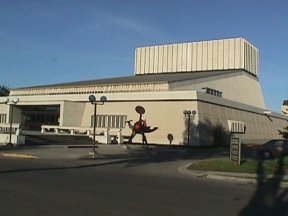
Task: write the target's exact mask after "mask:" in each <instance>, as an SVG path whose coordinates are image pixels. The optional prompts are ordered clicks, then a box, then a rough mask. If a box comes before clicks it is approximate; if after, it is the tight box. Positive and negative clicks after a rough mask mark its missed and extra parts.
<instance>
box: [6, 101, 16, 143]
mask: <svg viewBox="0 0 288 216" xmlns="http://www.w3.org/2000/svg"><path fill="white" fill-rule="evenodd" d="M4 102H5V103H6V104H8V102H9V98H6V99H5V100H4ZM18 102H19V98H13V100H12V103H11V104H10V120H9V122H10V128H9V142H8V143H7V145H12V122H13V106H14V105H16V104H17V103H18Z"/></svg>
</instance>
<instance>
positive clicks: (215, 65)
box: [212, 41, 219, 70]
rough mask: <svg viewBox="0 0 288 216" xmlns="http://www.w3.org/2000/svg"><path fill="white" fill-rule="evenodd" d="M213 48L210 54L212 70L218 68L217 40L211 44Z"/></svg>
mask: <svg viewBox="0 0 288 216" xmlns="http://www.w3.org/2000/svg"><path fill="white" fill-rule="evenodd" d="M212 47H213V48H212V49H213V54H212V55H213V56H212V70H217V69H218V59H219V54H218V53H219V41H217V43H215V42H214V43H213V45H212Z"/></svg>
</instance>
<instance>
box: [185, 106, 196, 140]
mask: <svg viewBox="0 0 288 216" xmlns="http://www.w3.org/2000/svg"><path fill="white" fill-rule="evenodd" d="M183 114H184V115H185V117H188V127H187V129H188V131H187V140H188V142H187V145H189V144H190V119H191V114H192V115H193V117H194V116H195V115H196V111H195V110H193V111H192V112H191V111H190V110H184V111H183Z"/></svg>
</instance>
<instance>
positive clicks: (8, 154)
mask: <svg viewBox="0 0 288 216" xmlns="http://www.w3.org/2000/svg"><path fill="white" fill-rule="evenodd" d="M1 156H3V157H13V158H24V159H39V157H36V156H33V155H26V154H14V153H11V154H10V153H3V154H1Z"/></svg>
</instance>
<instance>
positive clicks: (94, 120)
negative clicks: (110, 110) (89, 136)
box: [89, 95, 107, 158]
mask: <svg viewBox="0 0 288 216" xmlns="http://www.w3.org/2000/svg"><path fill="white" fill-rule="evenodd" d="M89 101H90V102H91V104H94V119H93V147H92V157H93V158H95V155H96V154H97V152H96V150H95V142H96V140H95V137H96V111H97V104H99V105H103V104H104V103H105V102H106V101H107V98H106V97H105V96H102V97H101V98H100V103H97V100H96V97H95V96H94V95H90V96H89Z"/></svg>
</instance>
